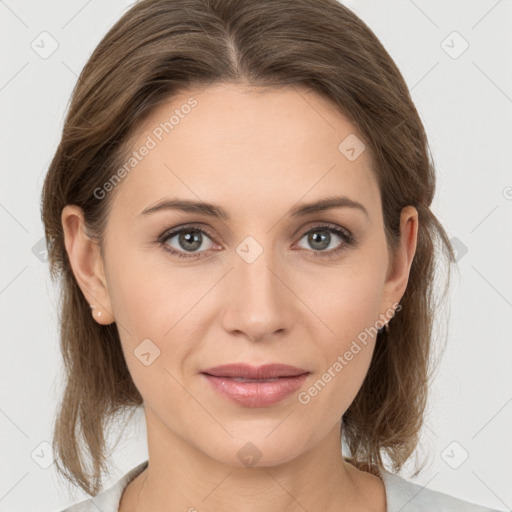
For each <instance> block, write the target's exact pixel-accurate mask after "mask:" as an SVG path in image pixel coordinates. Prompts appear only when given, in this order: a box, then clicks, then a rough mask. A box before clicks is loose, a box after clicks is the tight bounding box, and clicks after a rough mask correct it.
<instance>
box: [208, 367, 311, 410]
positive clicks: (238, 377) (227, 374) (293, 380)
mask: <svg viewBox="0 0 512 512" xmlns="http://www.w3.org/2000/svg"><path fill="white" fill-rule="evenodd" d="M310 373H311V372H310V371H308V370H305V369H302V368H297V367H295V366H289V365H282V364H271V365H264V366H260V367H254V366H250V365H247V364H238V363H237V364H232V365H223V366H216V367H215V368H209V369H207V370H205V371H203V372H201V374H202V375H204V377H205V378H206V380H207V381H208V383H209V384H210V386H211V387H212V389H213V390H214V391H216V392H217V393H219V394H220V395H221V396H223V397H225V398H228V399H229V400H231V401H232V402H235V403H237V405H241V406H244V407H268V406H271V405H274V404H277V403H278V402H280V401H281V400H283V399H284V398H286V397H287V396H289V395H291V394H292V393H293V392H295V391H297V390H298V389H299V388H300V387H301V386H302V385H303V384H304V382H305V380H306V379H307V377H308V375H309V374H310Z"/></svg>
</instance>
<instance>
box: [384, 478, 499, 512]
mask: <svg viewBox="0 0 512 512" xmlns="http://www.w3.org/2000/svg"><path fill="white" fill-rule="evenodd" d="M381 477H382V480H383V482H384V487H385V489H386V502H387V507H388V510H387V512H398V511H400V512H434V511H436V512H437V511H441V510H442V511H443V512H499V511H497V510H495V509H490V508H487V507H482V506H480V505H476V504H474V503H469V502H467V501H464V500H461V499H458V498H455V497H453V496H450V495H448V494H444V493H442V492H439V491H434V490H433V489H429V488H427V487H424V486H422V485H419V484H415V483H413V482H410V481H408V480H406V479H405V478H403V477H401V476H400V475H397V474H395V473H390V472H389V471H386V470H383V471H382V472H381Z"/></svg>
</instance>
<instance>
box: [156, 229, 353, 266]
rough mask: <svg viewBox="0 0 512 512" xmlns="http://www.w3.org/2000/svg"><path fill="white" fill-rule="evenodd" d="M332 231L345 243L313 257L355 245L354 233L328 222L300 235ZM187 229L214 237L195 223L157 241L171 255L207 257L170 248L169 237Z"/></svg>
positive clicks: (318, 252)
mask: <svg viewBox="0 0 512 512" xmlns="http://www.w3.org/2000/svg"><path fill="white" fill-rule="evenodd" d="M317 230H318V231H320V230H322V231H330V232H332V233H334V234H336V235H338V236H339V237H340V238H341V240H342V241H343V243H342V244H341V245H340V246H339V247H337V248H336V249H331V250H330V251H312V252H313V257H314V258H318V257H321V258H334V257H336V256H338V255H339V254H340V253H341V252H342V251H344V250H346V249H348V247H350V246H351V245H354V244H355V237H354V236H353V235H352V233H350V232H349V231H348V230H345V229H342V228H339V227H337V226H334V225H332V224H327V223H320V224H317V225H316V226H313V227H311V228H309V229H308V230H307V231H304V232H303V233H302V234H301V235H300V238H299V240H300V239H301V238H303V237H304V235H307V234H309V233H311V232H315V231H317ZM187 231H198V232H200V233H202V234H204V235H207V236H208V237H209V238H211V239H213V238H214V237H213V235H212V234H211V233H210V232H209V231H208V230H206V229H205V228H202V227H201V228H200V227H198V226H195V225H186V226H182V227H180V228H179V229H176V230H175V229H174V228H173V229H171V230H167V231H164V232H163V233H162V234H161V235H160V236H159V237H158V239H157V242H158V243H159V244H160V245H161V246H162V247H163V249H164V250H165V251H167V252H169V253H170V254H171V255H173V256H176V257H178V258H187V259H188V258H194V259H196V260H198V259H200V258H204V257H206V256H205V255H204V253H205V252H206V251H201V252H197V253H191V254H186V253H183V252H180V251H176V250H174V249H171V248H169V244H166V243H165V242H166V241H167V240H168V239H169V238H172V237H173V236H175V235H179V234H180V233H182V232H187Z"/></svg>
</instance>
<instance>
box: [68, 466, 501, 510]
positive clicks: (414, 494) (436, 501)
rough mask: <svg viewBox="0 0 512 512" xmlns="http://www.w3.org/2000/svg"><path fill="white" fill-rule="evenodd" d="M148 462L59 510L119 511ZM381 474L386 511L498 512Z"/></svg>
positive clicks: (384, 473)
mask: <svg viewBox="0 0 512 512" xmlns="http://www.w3.org/2000/svg"><path fill="white" fill-rule="evenodd" d="M147 465H148V461H147V460H145V461H144V462H141V463H140V464H139V465H137V466H135V467H134V468H133V469H131V470H130V471H128V473H126V474H125V475H124V476H123V477H121V478H120V479H119V480H118V481H117V482H116V483H115V484H114V485H113V486H111V487H110V488H108V489H106V490H104V491H102V492H100V493H99V494H97V495H96V496H95V497H94V498H89V499H86V500H84V501H81V502H80V503H76V504H75V505H71V506H70V507H68V508H66V509H64V510H62V511H61V512H98V511H101V512H118V508H119V502H120V501H121V495H122V494H123V491H124V489H125V487H126V486H127V485H128V484H129V483H130V481H131V480H133V479H134V478H135V477H136V476H137V475H138V474H139V473H142V471H144V469H146V467H147ZM380 474H381V478H382V481H383V482H384V488H385V489H386V508H387V512H441V511H442V512H499V511H497V510H495V509H490V508H486V507H482V506H479V505H475V504H473V503H469V502H467V501H463V500H460V499H458V498H454V497H453V496H450V495H448V494H444V493H441V492H439V491H434V490H433V489H428V488H427V487H423V486H421V485H418V484H415V483H413V482H409V481H408V480H406V479H405V478H403V477H401V476H399V475H396V474H394V473H390V472H389V471H386V470H384V471H381V473H380Z"/></svg>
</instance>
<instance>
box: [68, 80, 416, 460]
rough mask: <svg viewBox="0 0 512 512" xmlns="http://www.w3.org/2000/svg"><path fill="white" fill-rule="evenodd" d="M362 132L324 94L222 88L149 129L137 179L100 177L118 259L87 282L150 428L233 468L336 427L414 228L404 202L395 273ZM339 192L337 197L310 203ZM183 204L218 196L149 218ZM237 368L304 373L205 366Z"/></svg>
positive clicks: (178, 106)
mask: <svg viewBox="0 0 512 512" xmlns="http://www.w3.org/2000/svg"><path fill="white" fill-rule="evenodd" d="M172 115H174V117H172V118H171V116H172ZM166 123H167V124H166ZM356 137H357V132H356V130H355V128H354V127H353V126H352V125H351V124H350V123H349V122H348V121H347V120H346V119H345V118H344V117H342V116H341V115H340V114H339V113H338V112H337V111H335V110H334V109H333V108H332V107H331V106H330V104H329V103H328V102H327V101H326V100H325V99H323V98H321V97H319V96H317V95H316V94H314V93H311V92H307V91H305V90H304V89H298V88H291V87H290V88H283V89H280V90H271V89H264V90H263V89H248V88H246V87H242V86H236V85H226V84H224V85H216V86H210V87H208V88H204V89H194V90H191V91H190V92H189V93H182V94H181V95H180V96H179V97H175V98H174V99H173V101H172V102H171V103H168V104H166V105H162V106H161V107H160V109H159V110H158V111H157V112H156V113H155V114H154V115H153V116H152V117H151V118H150V119H148V120H147V121H146V122H145V123H144V125H143V126H142V127H141V128H140V129H139V130H138V133H137V135H136V138H135V140H134V143H133V150H134V151H136V153H137V154H136V155H135V156H134V157H133V158H135V160H132V161H127V166H126V167H125V173H126V175H124V177H123V173H122V172H120V173H118V174H117V175H118V177H121V178H122V179H121V181H120V182H119V183H117V184H116V185H115V186H114V185H111V186H109V185H106V186H105V187H103V189H102V190H105V191H106V193H107V194H108V193H110V194H112V193H114V194H115V197H114V202H113V205H112V211H111V214H110V217H109V220H108V224H107V229H106V235H105V260H104V265H103V263H102V262H101V261H100V260H99V259H98V260H96V261H98V262H100V265H99V266H97V267H94V268H95V269H96V274H95V275H96V277H94V278H90V279H89V280H87V279H86V280H83V282H84V283H86V284H84V285H82V289H83V290H84V293H85V294H86V296H87V298H88V299H89V301H90V303H91V304H93V305H95V311H97V310H103V311H104V313H103V317H102V318H100V319H99V318H96V317H95V318H96V320H98V321H100V322H107V319H108V318H110V319H111V320H112V317H113V319H115V321H116V322H117V325H118V330H119V334H120V337H121V342H122V347H123V351H124V355H125V358H126V362H127V365H128V368H129V370H130V373H131V375H132V377H133V380H134V382H135V385H136V386H137V388H138V390H139V391H140V393H141V395H142V397H143V399H144V406H145V413H146V420H147V425H148V436H149V437H151V436H159V437H160V443H163V442H164V439H167V440H171V439H177V438H179V439H180V440H184V441H185V442H186V443H188V445H190V446H192V447H193V448H195V449H197V450H200V451H201V452H203V453H204V454H207V455H208V456H210V457H212V458H214V459H217V460H219V461H223V462H226V463H229V464H231V465H235V466H241V465H242V464H246V461H247V460H248V459H244V457H245V456H246V455H249V456H252V457H253V458H252V459H251V460H256V459H258V458H259V459H258V460H257V463H258V465H265V464H266V465H275V464H278V463H283V462H286V461H288V460H291V459H293V458H296V457H298V456H299V455H300V454H301V453H304V452H306V451H308V450H309V449H311V448H312V447H313V446H314V445H315V444H317V443H319V442H320V441H321V440H322V439H324V438H326V436H327V434H328V433H329V432H332V431H333V428H334V427H336V428H337V427H338V424H339V421H340V418H341V417H342V415H343V414H344V412H345V411H346V409H347V408H348V407H349V405H350V403H351V402H352V401H353V399H354V397H355V396H356V394H357V392H358V390H359V388H360V387H361V384H362V382H363V380H364V378H365V375H366V373H367V370H368V367H369V364H370V360H371V356H372V352H373V349H374V345H375V340H376V336H375V328H379V327H382V325H383V323H384V322H385V321H387V320H389V319H390V318H391V316H392V312H393V309H394V307H396V305H397V303H398V302H399V300H400V298H401V297H402V295H403V293H404V291H405V287H406V285H407V278H408V274H409V269H410V264H411V261H412V257H413V254H414V251H415V243H416V232H417V216H416V211H415V210H414V209H411V208H407V209H405V210H404V212H403V213H402V233H403V240H402V246H401V249H400V251H399V253H398V255H397V258H396V260H395V265H394V267H392V265H391V263H392V262H391V259H390V258H389V254H388V251H387V246H386V240H385V236H384V225H383V217H382V212H381V200H380V194H379V188H378V185H377V181H376V178H375V176H374V174H373V172H372V170H371V169H370V157H369V154H368V151H365V150H364V147H363V146H362V145H361V141H360V140H358V139H357V138H356ZM360 138H361V137H360ZM340 144H341V145H340ZM144 147H145V148H146V149H143V148H144ZM126 169H129V171H126ZM112 183H114V181H113V182H112ZM110 189H113V190H110ZM102 194H103V195H104V194H105V192H101V191H97V195H98V197H102ZM334 197H337V198H338V200H339V201H340V205H341V206H338V207H330V208H328V209H322V210H320V209H318V208H313V207H312V208H310V209H306V208H304V206H305V205H313V204H315V203H317V202H320V201H323V200H325V199H327V198H329V199H333V198H334ZM342 197H343V198H345V199H344V200H343V201H345V202H343V201H342V199H341V198H342ZM98 200H102V199H98ZM178 200H179V201H183V202H187V203H190V204H192V203H208V204H210V205H214V206H215V207H214V208H213V207H212V208H206V207H201V208H199V207H198V206H195V207H193V208H192V207H191V206H190V207H188V208H186V209H185V210H186V211H185V210H183V209H179V208H170V207H169V208H159V209H155V210H154V211H149V212H148V210H151V209H152V208H153V207H155V206H156V205H160V204H162V202H164V201H178ZM220 211H222V212H223V213H225V216H220V214H219V212H220ZM294 211H295V212H298V213H296V214H293V213H292V212H294ZM145 212H146V213H145ZM212 213H215V215H213V214H212ZM64 217H65V215H63V221H64ZM184 227H186V228H187V229H186V230H185V231H184V232H182V233H181V234H180V233H178V234H172V233H170V234H169V233H168V234H166V235H165V232H169V231H170V230H175V231H176V230H178V229H181V228H184ZM194 230H195V231H194ZM335 230H340V232H341V235H340V234H337V233H336V231H335ZM159 239H160V242H159ZM77 247H79V246H77ZM170 251H175V253H174V254H172V253H171V252H170ZM83 254H84V255H85V254H92V253H89V252H85V251H84V253H83ZM94 254H95V255H96V257H97V254H98V253H94ZM179 255H182V257H179ZM91 257H92V256H91ZM73 259H74V261H75V263H74V268H78V267H79V265H80V262H79V260H80V258H78V257H77V258H73ZM81 261H84V260H81ZM75 272H76V269H75ZM103 276H104V277H103ZM107 312H110V313H111V314H112V317H109V315H108V313H107ZM397 314H400V313H397ZM391 328H392V324H391ZM230 363H247V364H249V365H253V366H260V365H264V364H269V363H280V364H286V365H291V366H294V367H298V368H300V369H302V371H304V372H308V373H307V375H306V376H305V377H302V378H301V379H295V380H294V379H291V378H285V381H277V382H278V383H277V384H276V383H274V384H268V383H267V384H262V383H261V382H260V383H259V384H258V383H247V382H246V383H243V382H238V384H236V383H235V381H234V380H233V379H232V378H229V377H227V378H225V379H219V378H217V379H215V378H214V377H213V378H208V377H207V376H206V375H204V374H203V373H202V372H204V371H205V370H207V369H211V368H212V367H216V366H219V365H225V364H230ZM214 381H215V382H216V383H217V385H214V384H215V382H214ZM292 381H293V382H294V383H295V386H298V387H296V388H295V389H294V390H293V391H292V392H289V393H288V394H284V393H283V395H280V394H279V393H280V392H281V391H283V388H284V387H286V386H285V385H283V386H281V387H280V385H281V383H282V382H289V383H290V382H291V383H292V384H293V382H292ZM237 386H238V387H237ZM290 386H291V384H290ZM235 387H237V389H238V391H239V392H240V393H241V395H243V396H245V398H240V395H237V391H236V389H235V390H234V391H233V389H232V388H235ZM218 388H224V389H228V390H231V394H230V395H226V394H223V393H221V392H219V391H218ZM276 389H277V391H276ZM233 393H234V395H233ZM237 396H238V399H237ZM248 443H252V444H248ZM246 465H247V464H246Z"/></svg>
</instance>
